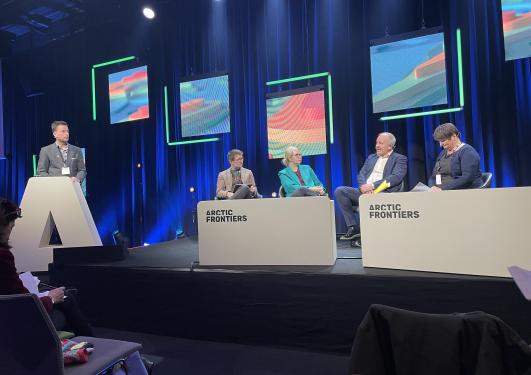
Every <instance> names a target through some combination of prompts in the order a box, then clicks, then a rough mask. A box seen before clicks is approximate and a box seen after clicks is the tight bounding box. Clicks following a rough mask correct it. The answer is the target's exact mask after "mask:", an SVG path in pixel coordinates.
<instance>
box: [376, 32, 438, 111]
mask: <svg viewBox="0 0 531 375" xmlns="http://www.w3.org/2000/svg"><path fill="white" fill-rule="evenodd" d="M371 78H372V104H373V112H374V113H380V112H387V111H396V110H399V109H409V108H418V107H426V106H432V105H439V104H447V103H448V97H447V90H446V57H445V53H444V34H443V33H436V34H430V35H424V36H419V37H415V38H410V39H405V40H399V41H396V42H391V43H386V44H379V45H375V46H372V47H371Z"/></svg>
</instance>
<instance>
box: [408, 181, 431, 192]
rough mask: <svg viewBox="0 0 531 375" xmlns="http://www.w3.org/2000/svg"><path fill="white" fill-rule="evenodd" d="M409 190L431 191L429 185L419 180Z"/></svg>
mask: <svg viewBox="0 0 531 375" xmlns="http://www.w3.org/2000/svg"><path fill="white" fill-rule="evenodd" d="M410 191H413V192H423V191H431V188H430V187H429V186H426V185H424V184H423V183H422V182H419V183H418V184H416V185H415V187H414V188H413V189H411V190H410Z"/></svg>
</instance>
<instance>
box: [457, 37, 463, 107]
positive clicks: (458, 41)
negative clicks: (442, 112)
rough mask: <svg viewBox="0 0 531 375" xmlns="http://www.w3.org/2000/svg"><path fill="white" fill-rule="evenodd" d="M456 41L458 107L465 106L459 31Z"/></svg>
mask: <svg viewBox="0 0 531 375" xmlns="http://www.w3.org/2000/svg"><path fill="white" fill-rule="evenodd" d="M456 39H457V71H458V74H459V106H460V107H464V106H465V94H464V87H463V51H462V49H461V29H459V28H458V29H457V31H456Z"/></svg>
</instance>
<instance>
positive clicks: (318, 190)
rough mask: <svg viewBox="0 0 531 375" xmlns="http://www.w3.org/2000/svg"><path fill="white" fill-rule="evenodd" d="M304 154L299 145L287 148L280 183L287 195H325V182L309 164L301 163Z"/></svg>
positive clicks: (279, 173)
mask: <svg viewBox="0 0 531 375" xmlns="http://www.w3.org/2000/svg"><path fill="white" fill-rule="evenodd" d="M301 162H302V155H301V152H300V151H299V149H298V148H297V147H294V146H290V147H288V148H287V149H286V154H285V155H284V159H282V164H284V165H285V166H286V168H284V169H283V170H281V171H280V172H278V177H279V178H280V183H281V184H282V187H283V188H284V191H285V193H286V196H287V197H311V196H317V195H325V190H324V188H323V184H322V183H321V181H319V179H318V178H317V176H316V175H315V172H314V171H313V169H312V167H310V166H309V165H304V164H301Z"/></svg>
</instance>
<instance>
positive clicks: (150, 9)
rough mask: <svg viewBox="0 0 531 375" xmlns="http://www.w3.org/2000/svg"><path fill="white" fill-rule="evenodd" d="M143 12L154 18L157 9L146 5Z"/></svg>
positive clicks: (145, 15)
mask: <svg viewBox="0 0 531 375" xmlns="http://www.w3.org/2000/svg"><path fill="white" fill-rule="evenodd" d="M142 13H143V14H144V17H146V18H147V19H150V20H152V19H153V18H155V11H154V10H153V9H152V8H150V7H144V9H142Z"/></svg>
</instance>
